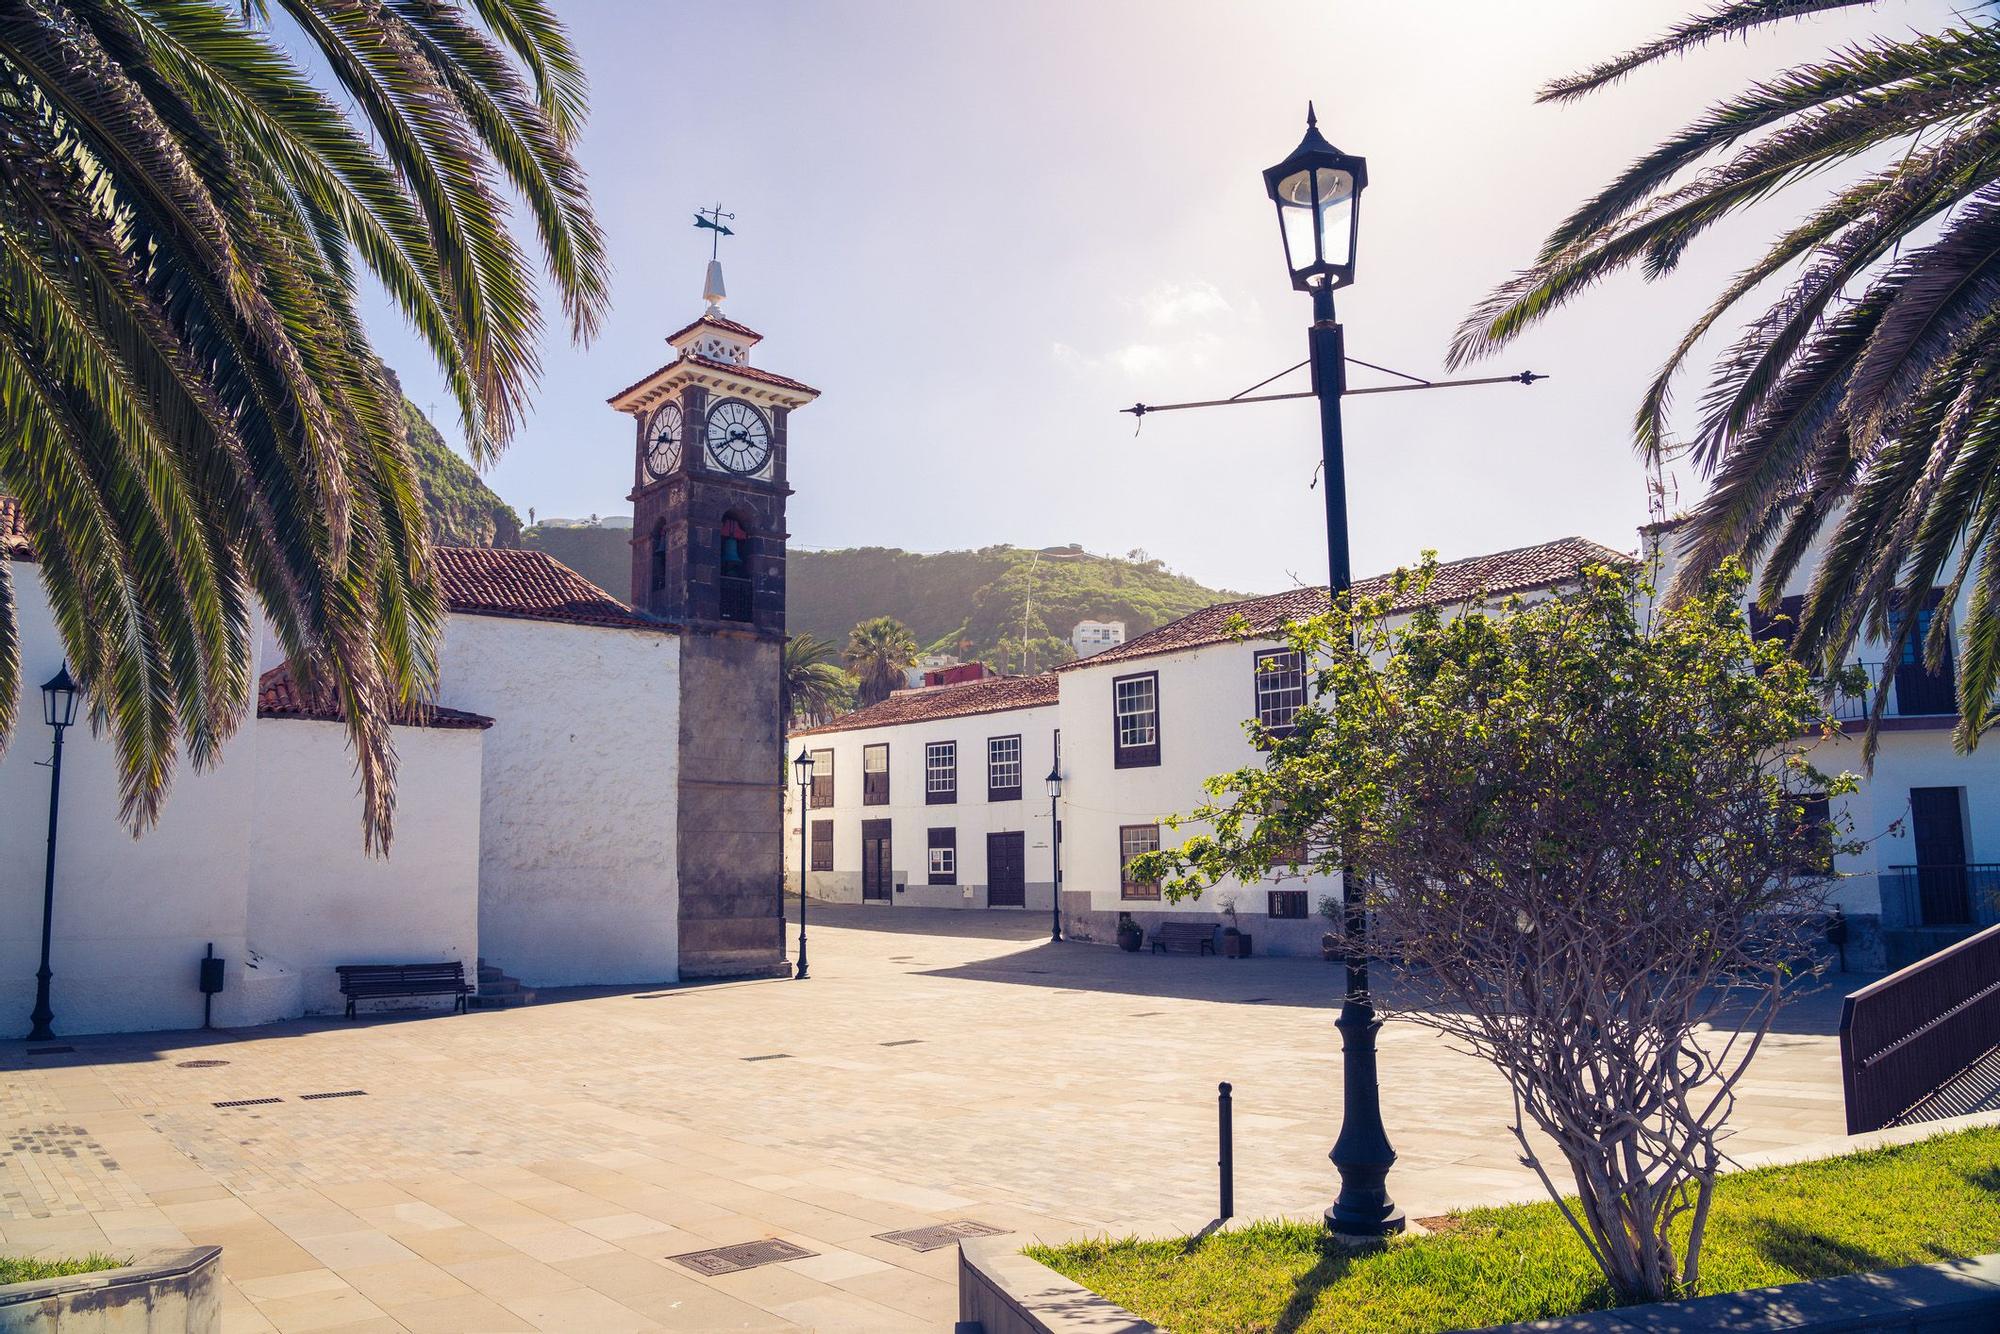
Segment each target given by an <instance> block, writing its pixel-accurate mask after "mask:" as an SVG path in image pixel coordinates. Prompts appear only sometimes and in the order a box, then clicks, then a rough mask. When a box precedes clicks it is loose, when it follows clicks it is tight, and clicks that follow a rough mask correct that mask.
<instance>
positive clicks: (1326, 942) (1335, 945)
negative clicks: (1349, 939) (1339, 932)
mask: <svg viewBox="0 0 2000 1334" xmlns="http://www.w3.org/2000/svg"><path fill="white" fill-rule="evenodd" d="M1319 957H1320V958H1322V959H1325V960H1326V961H1327V962H1328V963H1339V962H1340V961H1341V960H1343V959H1345V958H1346V957H1347V945H1346V942H1344V941H1343V940H1341V938H1340V937H1339V936H1336V935H1334V934H1333V933H1332V932H1331V931H1329V932H1327V933H1326V934H1325V935H1323V936H1321V937H1320V938H1319Z"/></svg>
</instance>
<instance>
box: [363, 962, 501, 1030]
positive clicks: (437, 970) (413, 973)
mask: <svg viewBox="0 0 2000 1334" xmlns="http://www.w3.org/2000/svg"><path fill="white" fill-rule="evenodd" d="M333 971H334V972H336V973H339V974H340V994H341V995H343V996H345V997H347V1017H348V1018H349V1019H352V1018H353V1017H354V1002H356V1001H358V1000H378V999H382V998H385V997H393V996H450V997H452V998H453V999H452V1007H451V1008H452V1010H453V1012H454V1013H456V1012H459V1011H462V1010H464V1009H465V1002H466V998H467V997H469V996H471V995H472V990H473V989H472V987H471V986H469V985H468V984H467V983H466V980H465V965H464V963H462V962H457V961H454V962H452V963H347V964H342V965H340V966H339V967H338V968H335V969H334V970H333Z"/></svg>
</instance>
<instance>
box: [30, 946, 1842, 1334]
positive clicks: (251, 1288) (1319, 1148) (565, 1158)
mask: <svg viewBox="0 0 2000 1334" xmlns="http://www.w3.org/2000/svg"><path fill="white" fill-rule="evenodd" d="M1046 933H1047V927H1046V923H1045V921H1043V920H1040V919H1038V918H1035V917H1033V916H1021V915H1014V914H973V913H951V912H944V911H932V912H926V911H922V910H902V909H899V910H888V909H872V910H862V909H826V910H823V911H821V912H820V915H819V916H818V918H817V924H816V925H815V926H814V927H813V930H812V937H811V952H812V977H811V979H810V980H808V981H806V982H803V983H799V982H792V981H788V980H787V981H762V982H747V983H726V984H717V985H711V986H689V987H674V988H669V989H650V990H649V989H630V990H624V991H617V992H606V991H592V992H555V993H549V992H544V993H543V997H542V1000H541V1002H540V1003H538V1004H536V1005H534V1006H531V1007H528V1008H526V1009H520V1010H511V1011H495V1012H481V1013H474V1014H470V1015H465V1016H451V1015H438V1016H424V1017H406V1016H393V1017H383V1018H378V1019H368V1020H364V1021H360V1022H355V1023H347V1022H343V1021H340V1020H337V1019H336V1020H313V1021H303V1022H296V1023H287V1024H278V1025H273V1026H271V1027H268V1028H259V1029H254V1030H246V1031H242V1032H236V1033H199V1032H195V1033H171V1034H149V1035H138V1036H132V1037H106V1038H77V1039H67V1038H65V1039H60V1040H59V1045H61V1046H68V1047H73V1048H74V1051H73V1052H68V1053H64V1052H52V1053H45V1054H38V1055H29V1054H28V1047H27V1044H23V1043H21V1042H19V1041H13V1042H8V1043H5V1044H0V1066H4V1068H5V1074H4V1076H0V1122H4V1125H0V1129H4V1133H5V1135H6V1138H7V1142H8V1152H7V1156H6V1158H5V1160H4V1164H0V1242H4V1244H5V1245H6V1247H7V1248H8V1249H9V1250H10V1251H15V1252H32V1253H36V1254H50V1255H54V1254H76V1253H81V1252H85V1251H90V1250H108V1251H111V1252H113V1253H116V1254H124V1253H129V1252H131V1251H133V1250H136V1249H142V1248H145V1247H150V1246H164V1245H182V1244H187V1243H216V1244H219V1245H221V1246H222V1247H223V1248H224V1252H223V1270H224V1273H225V1275H226V1277H227V1285H226V1293H225V1296H226V1307H225V1318H224V1328H225V1329H227V1330H232V1331H238V1330H240V1331H252V1330H272V1329H276V1330H283V1331H292V1330H346V1331H362V1330H378V1329H380V1330H396V1329H408V1330H416V1331H450V1330H495V1331H497V1330H527V1329H543V1330H575V1331H592V1332H594V1334H595V1332H604V1334H610V1332H612V1331H619V1330H651V1329H672V1330H738V1329H743V1330H783V1329H798V1328H806V1329H821V1330H869V1331H894V1330H917V1329H923V1330H937V1329H941V1328H948V1327H949V1322H950V1320H951V1319H952V1315H953V1312H954V1311H955V1309H956V1303H955V1296H954V1289H953V1287H952V1277H953V1266H954V1256H955V1252H954V1250H953V1248H951V1247H949V1246H945V1247H942V1248H940V1249H936V1250H932V1251H929V1252H925V1253H919V1252H916V1251H912V1250H909V1249H905V1248H903V1247H900V1246H897V1245H894V1244H891V1243H889V1242H886V1241H883V1240H880V1239H879V1235H878V1234H881V1233H886V1232H891V1231H895V1230H900V1229H906V1228H912V1227H918V1226H922V1225H925V1224H932V1223H937V1222H941V1221H947V1220H954V1219H971V1220H977V1221H979V1222H982V1223H985V1224H988V1225H991V1226H993V1227H997V1228H1002V1229H1005V1230H1007V1231H1008V1232H1010V1233H1012V1234H1014V1235H1016V1236H1018V1237H1020V1238H1021V1239H1022V1240H1023V1241H1024V1242H1025V1241H1027V1240H1029V1239H1031V1238H1040V1239H1045V1240H1053V1239H1060V1238H1066V1237H1072V1236H1076V1235H1079V1234H1084V1233H1104V1232H1110V1233H1127V1232H1133V1231H1138V1232H1164V1231H1169V1230H1172V1231H1187V1230H1192V1229H1196V1228H1199V1227H1201V1226H1202V1225H1203V1224H1205V1223H1207V1222H1208V1221H1209V1220H1210V1218H1211V1217H1212V1216H1213V1215H1214V1213H1215V1166H1214V1164H1215V1088H1216V1083H1217V1081H1219V1080H1229V1081H1231V1082H1232V1083H1233V1084H1234V1085H1235V1090H1236V1093H1235V1098H1236V1146H1237V1148H1236V1171H1237V1182H1236V1200H1237V1213H1238V1215H1239V1216H1245V1217H1248V1216H1257V1215H1268V1214H1278V1213H1290V1214H1305V1215H1312V1214H1317V1213H1318V1212H1319V1211H1320V1210H1321V1209H1323V1208H1324V1207H1325V1206H1326V1204H1327V1203H1328V1202H1329V1201H1330V1200H1331V1197H1332V1192H1333V1174H1332V1169H1331V1168H1330V1166H1329V1165H1328V1164H1327V1162H1326V1157H1325V1155H1326V1151H1327V1146H1328V1145H1330V1144H1331V1142H1332V1139H1333V1135H1334V1132H1335V1129H1336V1124H1337V1121H1338V1113H1339V1056H1338V1046H1337V1039H1336V1035H1335V1033H1334V1030H1333V1027H1332V1021H1333V1018H1334V1013H1335V1001H1336V999H1337V996H1336V992H1337V988H1338V985H1339V979H1340V970H1339V969H1338V968H1336V967H1333V966H1330V965H1327V964H1325V963H1322V962H1320V961H1318V960H1275V959H1252V960H1231V959H1216V958H1198V959H1191V958H1186V957H1155V956H1152V955H1125V954H1121V953H1119V952H1117V951H1116V950H1113V949H1109V948H1106V947H1103V946H1095V945H1082V944H1074V943H1066V944H1063V945H1060V946H1051V945H1050V944H1048V942H1047V934H1046ZM494 962H496V963H499V964H502V965H504V964H505V963H506V961H505V960H504V959H502V960H495V961H494ZM1847 980H1851V979H1847ZM60 988H61V979H60V978H58V979H57V989H58V997H57V999H58V1007H60ZM1842 989H1844V988H1840V987H1836V988H1833V989H1830V990H1829V991H1827V992H1823V993H1821V994H1820V995H1818V996H1816V997H1813V998H1809V999H1807V1000H1805V1001H1802V1002H1801V1003H1800V1004H1799V1005H1798V1006H1796V1007H1795V1008H1794V1009H1793V1010H1792V1011H1790V1012H1789V1013H1788V1014H1787V1015H1786V1016H1785V1017H1784V1018H1783V1019H1782V1020H1781V1030H1782V1031H1780V1032H1778V1033H1776V1034H1774V1035H1773V1036H1772V1038H1771V1039H1770V1040H1769V1041H1768V1042H1767V1044H1766V1046H1765V1048H1764V1051H1763V1053H1762V1054H1761V1055H1760V1056H1759V1058H1758V1061H1757V1063H1756V1065H1755V1067H1754V1068H1753V1075H1752V1078H1751V1079H1750V1081H1749V1082H1748V1084H1747V1086H1746V1088H1745V1091H1744V1098H1743V1102H1742V1105H1741V1108H1740V1110H1739V1114H1738V1117H1737V1128H1738V1131H1739V1134H1738V1136H1737V1138H1736V1139H1734V1140H1733V1141H1732V1145H1731V1147H1732V1149H1733V1150H1734V1151H1736V1152H1739V1153H1748V1152H1753V1151H1757V1150H1763V1149H1773V1148H1781V1147H1783V1146H1786V1145H1789V1144H1795V1143H1798V1142H1801V1141H1805V1140H1812V1139H1819V1138H1823V1137H1826V1136H1830V1135H1836V1134H1838V1133H1840V1131H1841V1129H1842V1124H1841V1100H1840V1077H1839V1060H1838V1044H1837V1041H1836V1039H1835V1037H1834V1027H1835V1022H1836V1019H1837V1015H1838V992H1839V991H1840V990H1842ZM1382 1072H1383V1099H1382V1100H1383V1107H1384V1111H1385V1115H1386V1117H1387V1120H1388V1123H1389V1128H1390V1132H1391V1135H1392V1137H1393V1138H1394V1140H1395V1143H1396V1147H1397V1149H1398V1151H1399V1152H1400V1154H1401V1161H1400V1163H1399V1164H1398V1166H1397V1168H1396V1171H1395V1173H1394V1174H1393V1175H1392V1177H1391V1179H1390V1184H1391V1187H1392V1189H1393V1191H1394V1193H1395V1195H1396V1197H1397V1199H1398V1200H1399V1201H1400V1202H1401V1203H1403V1204H1404V1205H1405V1206H1406V1208H1407V1209H1408V1210H1409V1212H1410V1213H1411V1214H1412V1216H1423V1215H1427V1214H1434V1213H1438V1212H1441V1211H1443V1210H1445V1209H1447V1208H1449V1207H1451V1206H1453V1205H1462V1204H1475V1203H1482V1202H1490V1201H1499V1200H1506V1199H1515V1198H1528V1197H1533V1196H1534V1195H1535V1194H1536V1193H1537V1187H1536V1185H1535V1182H1534V1179H1533V1177H1532V1176H1531V1174H1530V1173H1529V1172H1528V1171H1527V1170H1526V1169H1524V1168H1523V1167H1521V1165H1520V1164H1519V1162H1518V1161H1517V1155H1516V1153H1515V1150H1514V1147H1513V1144H1512V1141H1511V1138H1510V1136H1509V1135H1508V1133H1507V1130H1506V1123H1505V1118H1506V1113H1507V1107H1508V1103H1507V1099H1506V1095H1505V1090H1504V1087H1503V1086H1502V1085H1501V1084H1500V1082H1499V1081H1498V1079H1497V1078H1496V1077H1495V1076H1493V1075H1492V1074H1490V1073H1489V1072H1488V1071H1487V1070H1486V1068H1485V1067H1484V1066H1482V1065H1481V1064H1479V1063H1478V1062H1477V1061H1475V1060H1473V1059H1471V1058H1469V1057H1466V1056H1464V1055H1461V1054H1458V1053H1456V1052H1453V1051H1451V1050H1450V1049H1448V1048H1447V1047H1446V1046H1445V1045H1444V1044H1443V1043H1442V1042H1440V1041H1439V1040H1438V1039H1436V1038H1434V1037H1432V1036H1430V1035H1428V1034H1426V1033H1424V1032H1422V1031H1421V1030H1418V1029H1416V1028H1414V1027H1411V1026H1408V1025H1403V1024H1395V1023H1391V1024H1390V1025H1388V1026H1387V1028H1386V1029H1385V1031H1384V1033H1383V1038H1382ZM310 1095H345V1096H310ZM272 1099H276V1100H277V1101H270V1100H272ZM225 1103H240V1104H242V1105H238V1106H221V1105H218V1104H225ZM767 1237H775V1238H782V1239H784V1240H787V1241H790V1242H792V1243H794V1244H796V1245H798V1246H800V1247H803V1248H805V1249H806V1250H809V1251H812V1252H814V1253H815V1254H813V1255H812V1256H811V1257H810V1258H806V1259H798V1260H792V1261H789V1262H786V1263H781V1264H771V1265H766V1266H763V1267H760V1268H755V1269H750V1270H745V1271H742V1272H738V1273H730V1274H722V1275H719V1276H714V1277H709V1276H704V1275H700V1274H697V1273H695V1272H693V1271H691V1270H690V1269H688V1268H686V1267H684V1266H682V1265H680V1264H677V1263H675V1262H674V1261H673V1260H671V1259H669V1258H668V1257H671V1256H676V1255H682V1254H685V1253H687V1252H691V1251H698V1250H703V1249H707V1248H711V1247H716V1246H722V1245H728V1244H732V1243H738V1242H745V1241H753V1240H758V1239H762V1238H767Z"/></svg>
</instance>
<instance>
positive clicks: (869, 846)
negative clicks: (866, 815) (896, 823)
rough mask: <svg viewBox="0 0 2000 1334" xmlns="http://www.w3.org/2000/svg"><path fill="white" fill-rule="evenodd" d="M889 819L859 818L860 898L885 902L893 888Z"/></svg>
mask: <svg viewBox="0 0 2000 1334" xmlns="http://www.w3.org/2000/svg"><path fill="white" fill-rule="evenodd" d="M891 852H892V848H891V847H890V842H889V822H888V821H887V820H863V821H862V822H861V901H862V902H863V903H887V902H889V900H890V897H891V896H892V895H894V893H895V892H896V871H895V866H896V863H895V860H894V859H893V857H892V856H891Z"/></svg>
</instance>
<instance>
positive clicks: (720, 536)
mask: <svg viewBox="0 0 2000 1334" xmlns="http://www.w3.org/2000/svg"><path fill="white" fill-rule="evenodd" d="M715 540H716V569H715V576H716V590H717V598H716V614H717V615H718V616H720V617H721V618H722V619H723V620H725V621H748V620H750V619H752V617H753V615H754V602H755V598H754V596H753V593H752V589H751V583H750V544H751V537H750V533H749V530H748V529H746V528H744V526H743V520H742V519H740V518H738V517H737V516H736V514H735V513H734V512H733V511H732V512H731V513H728V514H725V515H723V516H722V522H721V524H719V525H718V526H717V528H716V539H715Z"/></svg>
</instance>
